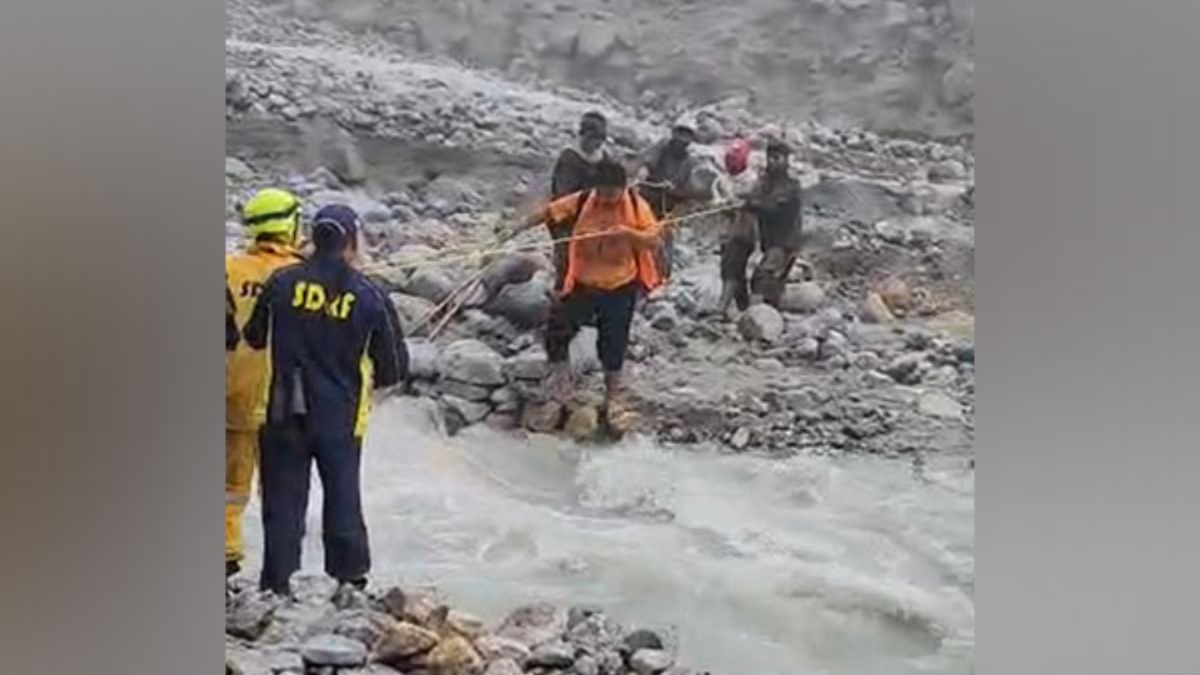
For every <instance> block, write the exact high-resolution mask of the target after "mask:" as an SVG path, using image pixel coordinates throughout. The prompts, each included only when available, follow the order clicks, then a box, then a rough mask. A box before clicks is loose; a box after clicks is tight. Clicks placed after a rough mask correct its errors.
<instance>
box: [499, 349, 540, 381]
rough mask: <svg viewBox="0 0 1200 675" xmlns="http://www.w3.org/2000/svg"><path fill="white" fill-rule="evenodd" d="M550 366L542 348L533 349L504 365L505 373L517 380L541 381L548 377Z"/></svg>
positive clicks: (512, 358) (514, 357)
mask: <svg viewBox="0 0 1200 675" xmlns="http://www.w3.org/2000/svg"><path fill="white" fill-rule="evenodd" d="M548 368H549V366H548V363H547V361H546V352H545V351H544V350H543V349H542V348H541V347H532V348H530V349H528V350H526V351H524V352H521V353H520V354H517V355H516V356H513V357H511V358H509V359H508V360H507V361H505V363H504V372H505V374H507V375H508V377H510V378H512V379H516V380H529V381H540V380H542V379H543V378H545V377H546V372H547V370H548Z"/></svg>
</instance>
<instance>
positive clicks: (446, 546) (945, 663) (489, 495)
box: [246, 399, 975, 675]
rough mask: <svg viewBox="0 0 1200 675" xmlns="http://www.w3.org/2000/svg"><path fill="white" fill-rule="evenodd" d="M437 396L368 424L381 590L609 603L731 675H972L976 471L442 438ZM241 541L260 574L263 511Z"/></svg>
mask: <svg viewBox="0 0 1200 675" xmlns="http://www.w3.org/2000/svg"><path fill="white" fill-rule="evenodd" d="M430 405H431V404H429V403H428V402H421V401H417V400H413V399H395V400H389V401H386V402H384V403H383V404H382V405H381V406H380V407H379V408H378V409H377V410H376V411H375V414H374V419H373V422H372V427H371V429H370V431H369V432H368V438H367V447H366V449H365V451H364V452H365V458H364V470H363V484H364V504H365V506H364V508H365V511H366V517H367V524H368V528H369V530H370V536H371V544H372V555H373V556H374V570H373V573H372V578H373V581H374V583H376V584H381V585H386V584H388V583H396V582H398V583H402V584H412V583H420V584H426V583H429V584H436V585H437V586H438V587H439V588H440V589H442V591H443V592H444V593H445V594H446V595H447V596H448V597H449V598H450V599H451V600H452V601H453V602H454V604H455V606H459V607H461V608H463V609H465V610H467V611H471V612H473V613H476V614H479V615H480V616H482V617H485V618H488V619H492V620H496V619H499V618H501V617H502V616H503V615H504V614H505V613H506V612H507V611H508V610H511V609H513V608H515V607H517V606H519V605H522V604H528V603H530V602H533V601H539V600H546V601H550V602H553V603H555V604H558V605H561V606H570V605H572V604H591V605H599V606H602V607H603V608H605V609H606V611H607V612H608V613H609V614H610V615H612V616H613V617H614V618H616V619H618V620H619V621H621V622H622V623H624V624H625V625H627V626H651V627H661V626H671V627H673V631H674V634H675V636H676V637H677V639H678V641H679V645H680V657H681V661H682V662H684V663H686V664H688V665H689V666H692V667H694V668H698V669H711V670H713V671H715V672H718V673H726V674H728V675H736V674H738V673H754V674H755V675H795V674H796V673H806V674H816V673H827V674H829V675H842V674H846V675H849V674H854V675H875V674H878V675H904V674H906V673H947V674H960V673H971V672H973V671H974V642H975V640H974V626H975V603H974V579H975V543H974V542H975V526H974V513H975V510H974V499H975V494H974V493H975V490H974V472H973V471H971V470H966V469H961V468H959V469H952V470H951V469H942V470H937V471H935V470H933V469H928V468H927V469H926V470H924V471H921V472H917V471H914V468H913V466H912V465H911V464H910V463H906V462H899V461H896V460H885V459H878V458H853V459H830V458H821V457H797V458H793V459H787V460H777V459H766V458H757V457H751V456H745V455H729V454H721V453H718V452H716V451H703V450H698V449H696V448H687V449H668V448H663V447H658V446H656V445H654V444H652V443H650V442H648V441H644V440H638V439H634V440H630V441H627V442H624V443H622V444H619V445H615V446H595V447H581V446H577V445H574V444H572V443H569V442H566V441H563V440H560V439H557V438H549V437H531V438H528V439H521V438H518V437H516V436H514V435H510V434H505V433H501V432H497V431H493V430H490V429H485V428H471V429H468V430H466V431H464V432H463V433H462V434H460V435H458V436H456V437H454V438H446V437H445V436H444V435H443V434H442V433H441V432H440V431H439V429H438V425H437V422H436V418H435V415H434V414H433V412H432V409H431V407H430ZM314 473H315V472H314ZM314 483H316V481H315V478H314ZM309 506H310V507H309V524H308V531H309V533H310V535H309V537H308V538H307V540H306V542H305V553H304V555H305V560H304V567H305V569H306V570H312V571H317V572H319V571H320V569H321V550H320V543H319V536H318V533H319V532H320V490H319V487H318V488H315V489H314V491H313V493H312V501H311V503H310V505H309ZM246 539H247V543H248V545H249V548H250V550H249V560H248V563H249V569H250V570H252V571H255V570H256V568H257V561H258V559H259V551H260V547H261V525H260V522H259V513H258V510H257V505H254V506H252V507H251V510H250V512H248V513H247V516H246Z"/></svg>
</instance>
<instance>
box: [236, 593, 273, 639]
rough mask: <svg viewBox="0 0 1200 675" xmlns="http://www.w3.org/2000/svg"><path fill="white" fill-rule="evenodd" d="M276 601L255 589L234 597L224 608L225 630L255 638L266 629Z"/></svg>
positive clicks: (244, 636) (247, 637) (239, 635)
mask: <svg viewBox="0 0 1200 675" xmlns="http://www.w3.org/2000/svg"><path fill="white" fill-rule="evenodd" d="M277 607H278V602H277V601H276V600H275V599H274V598H272V597H271V596H268V595H265V594H262V593H259V592H257V591H246V592H244V593H241V594H239V595H237V596H236V597H234V599H233V602H231V603H230V604H229V606H228V607H226V609H225V632H226V633H228V634H230V635H233V636H235V637H240V638H245V639H247V640H257V639H258V638H259V637H261V636H262V634H263V632H264V631H266V629H267V626H268V625H269V624H270V623H271V618H272V616H273V615H274V614H275V610H276V608H277Z"/></svg>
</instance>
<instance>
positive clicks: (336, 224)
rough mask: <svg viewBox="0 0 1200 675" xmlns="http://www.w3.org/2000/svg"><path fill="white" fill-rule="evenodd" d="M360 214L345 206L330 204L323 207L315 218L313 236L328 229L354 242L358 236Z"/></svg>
mask: <svg viewBox="0 0 1200 675" xmlns="http://www.w3.org/2000/svg"><path fill="white" fill-rule="evenodd" d="M358 226H359V219H358V212H357V211H355V210H354V209H352V208H350V207H349V206H346V205H345V204H328V205H326V206H322V207H321V210H319V211H317V215H315V216H313V234H314V235H316V233H317V232H319V231H321V230H323V229H328V230H331V231H332V232H336V233H337V234H339V235H341V236H342V237H343V238H345V239H347V240H350V241H354V239H355V238H356V237H357V236H358Z"/></svg>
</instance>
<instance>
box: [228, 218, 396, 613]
mask: <svg viewBox="0 0 1200 675" xmlns="http://www.w3.org/2000/svg"><path fill="white" fill-rule="evenodd" d="M358 232H359V219H358V214H357V213H355V211H354V210H353V209H351V208H350V207H348V206H344V205H340V204H334V205H330V206H325V207H323V208H322V209H321V210H320V211H318V212H317V214H316V217H315V218H314V221H313V244H314V246H315V251H314V253H313V255H312V257H311V258H310V259H309V260H307V261H305V262H303V263H300V264H298V265H293V266H291V267H287V268H285V269H282V270H280V271H279V272H277V273H276V274H274V275H272V276H271V278H270V280H268V282H267V284H266V286H265V288H264V289H263V293H262V297H261V298H260V300H259V302H258V304H257V305H256V306H255V308H254V314H253V315H252V316H251V317H250V322H249V323H248V324H247V325H246V328H245V331H244V337H245V340H246V342H247V343H249V345H250V346H251V347H252V348H254V349H263V348H265V347H266V346H267V345H268V341H269V343H270V348H271V349H270V358H271V379H270V387H269V391H268V397H267V410H266V423H265V425H264V426H263V430H262V468H261V480H262V499H263V510H262V516H263V534H264V547H263V569H262V576H261V578H260V580H259V585H260V586H261V588H262V589H263V590H267V591H272V592H275V593H278V594H281V595H286V594H288V593H289V591H290V586H289V580H290V579H291V576H292V574H293V573H294V572H295V571H296V570H297V569H299V568H300V551H301V543H302V540H303V538H304V521H305V512H306V511H307V507H308V488H309V481H310V470H311V465H312V464H313V463H314V462H315V463H316V465H317V472H318V474H319V475H320V478H321V486H322V489H323V491H324V497H325V499H324V504H323V508H322V526H321V535H322V540H323V543H324V548H325V572H326V573H327V574H329V575H330V576H331V577H333V578H334V579H336V580H337V581H338V582H339V584H348V585H351V586H354V587H357V588H363V587H364V586H365V585H366V576H367V573H368V572H369V571H370V566H371V556H370V547H369V543H368V539H367V529H366V523H365V522H364V521H363V515H362V505H361V497H360V487H359V474H360V469H361V453H362V441H363V434H364V432H365V431H366V422H367V414H368V408H369V405H370V402H371V390H372V388H376V389H379V388H387V387H392V386H395V385H398V384H400V383H401V382H402V381H403V380H404V378H405V377H406V376H407V372H408V352H407V350H406V349H405V345H404V336H403V334H402V333H401V330H400V322H399V320H398V319H397V316H396V310H395V308H394V307H393V306H392V304H391V301H389V300H388V298H387V296H386V295H384V293H383V292H382V291H380V290H379V288H377V287H376V286H375V285H374V284H372V283H371V282H370V281H368V280H367V278H366V277H365V276H363V274H362V273H361V272H359V271H358V270H356V269H355V268H354V267H353V266H352V264H351V261H352V260H354V257H355V255H356V253H357V250H358V244H357V242H358Z"/></svg>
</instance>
